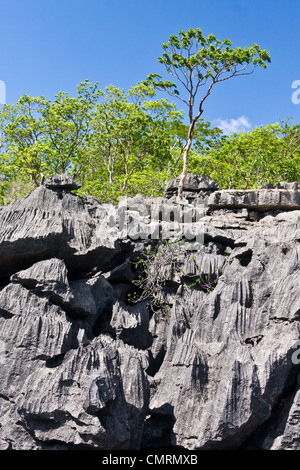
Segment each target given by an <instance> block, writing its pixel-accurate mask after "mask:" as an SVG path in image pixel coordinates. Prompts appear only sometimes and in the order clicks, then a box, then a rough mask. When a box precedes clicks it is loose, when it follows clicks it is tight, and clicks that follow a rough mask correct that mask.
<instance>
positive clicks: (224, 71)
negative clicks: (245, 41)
mask: <svg viewBox="0 0 300 470" xmlns="http://www.w3.org/2000/svg"><path fill="white" fill-rule="evenodd" d="M231 45H232V42H231V41H229V40H228V39H224V40H223V41H220V40H218V39H216V37H215V36H214V35H213V34H209V35H208V36H207V37H204V36H203V34H202V31H201V30H200V29H199V28H197V29H190V30H189V31H187V32H185V31H180V32H179V34H178V35H172V36H170V38H169V41H168V42H167V43H164V44H162V48H163V50H164V52H163V54H162V56H161V57H159V58H158V61H159V62H160V63H161V64H163V65H164V66H165V68H166V71H167V72H168V73H169V74H171V75H172V76H173V77H174V78H175V79H176V82H177V84H176V83H173V82H171V81H170V80H163V77H162V76H161V75H159V74H150V75H149V76H148V77H147V80H146V81H145V82H146V83H152V84H153V85H154V86H155V87H156V88H157V89H158V90H162V91H165V92H167V93H168V94H169V95H170V96H174V97H176V98H178V99H180V100H181V101H182V102H183V103H185V104H186V105H187V106H188V116H189V129H188V138H187V143H186V146H185V149H184V154H183V171H182V174H181V178H180V182H179V186H178V198H179V199H182V191H183V186H184V182H185V179H186V175H187V170H188V154H189V151H190V148H191V146H192V142H193V135H194V128H195V124H196V122H197V121H198V119H199V118H200V116H201V115H202V113H203V105H204V102H205V100H206V99H207V98H208V96H209V95H210V93H211V90H212V88H213V86H214V85H215V84H216V83H220V82H223V81H225V80H228V79H229V78H232V77H237V76H240V75H249V74H251V73H253V71H254V69H255V68H256V67H258V66H259V67H262V68H266V67H267V62H271V59H270V54H269V52H268V51H266V50H264V49H261V48H260V46H258V45H257V44H253V46H251V47H244V48H241V47H236V48H232V47H231ZM178 85H179V87H181V88H182V87H183V90H185V91H186V96H185V97H183V96H181V95H180V92H179V90H178ZM200 89H201V90H202V94H201V97H200V98H199V101H198V102H197V105H196V97H198V94H199V93H198V92H199V91H200ZM195 108H196V110H195Z"/></svg>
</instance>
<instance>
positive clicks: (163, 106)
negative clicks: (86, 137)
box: [90, 83, 182, 194]
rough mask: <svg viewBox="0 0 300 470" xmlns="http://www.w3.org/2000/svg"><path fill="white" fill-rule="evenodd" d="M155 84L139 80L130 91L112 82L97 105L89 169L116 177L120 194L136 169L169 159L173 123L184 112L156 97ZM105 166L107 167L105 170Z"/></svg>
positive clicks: (112, 180)
mask: <svg viewBox="0 0 300 470" xmlns="http://www.w3.org/2000/svg"><path fill="white" fill-rule="evenodd" d="M155 94H156V92H155V89H154V88H153V87H152V86H149V85H145V84H141V83H138V84H137V85H135V86H133V87H131V88H130V89H129V90H128V92H127V93H125V92H124V90H122V89H120V88H117V87H115V86H113V85H110V86H109V87H107V88H106V89H105V91H104V97H103V100H102V101H101V102H100V103H99V104H98V105H97V107H96V112H95V116H94V119H93V121H92V127H93V145H92V147H93V151H92V153H91V164H90V168H91V170H90V171H93V172H94V175H95V174H96V173H97V170H98V174H99V170H100V173H101V176H102V178H103V177H105V174H106V181H107V182H108V183H109V185H113V184H114V183H115V182H116V181H117V183H118V184H119V190H120V193H121V194H126V192H127V189H128V184H129V182H130V181H131V180H132V179H133V178H134V176H135V174H136V173H137V172H141V171H143V170H145V169H147V167H151V168H155V169H156V170H158V169H162V168H163V167H164V166H166V165H167V163H168V161H169V160H170V152H171V146H172V140H173V137H172V134H171V133H170V131H169V125H170V123H173V122H174V121H177V120H180V119H181V118H182V113H180V112H179V111H177V110H176V106H175V104H174V103H169V102H168V101H167V100H166V99H160V100H157V99H154V97H155ZM103 170H104V171H103Z"/></svg>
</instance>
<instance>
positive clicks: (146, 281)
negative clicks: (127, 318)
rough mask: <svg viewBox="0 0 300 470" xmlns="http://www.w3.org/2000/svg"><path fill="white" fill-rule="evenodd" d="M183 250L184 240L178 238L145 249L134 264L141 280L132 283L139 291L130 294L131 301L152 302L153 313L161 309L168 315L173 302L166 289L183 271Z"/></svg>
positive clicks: (159, 242) (160, 241) (161, 241)
mask: <svg viewBox="0 0 300 470" xmlns="http://www.w3.org/2000/svg"><path fill="white" fill-rule="evenodd" d="M182 248H183V245H182V240H181V241H179V240H177V239H176V240H159V241H158V242H156V243H153V244H151V245H148V246H147V247H145V248H144V250H143V251H142V253H141V256H140V257H138V258H137V260H136V261H135V262H134V263H133V264H134V267H135V270H136V273H137V279H135V280H133V281H132V283H133V285H134V286H135V287H136V290H134V292H133V293H131V294H129V295H128V300H129V301H130V302H132V303H137V302H141V301H143V300H149V301H150V308H151V310H152V311H156V310H160V311H161V312H162V313H163V314H164V315H166V314H167V312H168V310H169V303H168V299H167V292H166V289H165V287H166V284H167V282H168V281H170V280H172V277H173V274H174V273H176V272H179V271H180V265H181V262H180V260H179V257H180V255H182V254H183V253H184V251H183V249H182Z"/></svg>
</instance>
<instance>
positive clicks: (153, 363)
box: [146, 347, 166, 377]
mask: <svg viewBox="0 0 300 470" xmlns="http://www.w3.org/2000/svg"><path fill="white" fill-rule="evenodd" d="M165 355H166V350H165V348H164V347H162V348H161V349H160V351H159V353H158V354H157V355H156V356H155V357H153V354H152V351H151V350H149V366H148V368H147V370H146V372H147V374H148V375H150V376H151V377H154V376H155V374H157V372H158V371H159V369H160V367H161V365H162V363H163V361H164V357H165Z"/></svg>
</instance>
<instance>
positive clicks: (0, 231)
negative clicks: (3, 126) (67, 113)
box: [0, 176, 300, 450]
mask: <svg viewBox="0 0 300 470" xmlns="http://www.w3.org/2000/svg"><path fill="white" fill-rule="evenodd" d="M196 186H197V187H196ZM77 187H78V186H77V185H76V184H75V183H74V182H72V180H70V179H69V178H68V177H66V176H59V177H54V178H52V179H51V180H47V181H46V182H45V184H44V185H43V186H41V187H39V188H37V189H36V190H34V191H33V192H31V193H30V194H29V195H28V196H26V197H24V198H22V199H19V200H17V201H15V202H13V203H12V204H10V205H8V206H5V207H2V208H1V209H0V282H1V288H0V346H1V347H0V371H1V373H0V448H1V449H16V450H18V449H43V450H46V449H67V450H68V449H140V448H153V447H162V446H163V447H180V448H183V449H298V450H300V428H299V419H300V392H299V390H300V379H299V378H300V353H299V354H298V352H299V349H300V346H299V344H300V343H299V344H298V342H299V339H300V327H299V325H300V323H299V320H300V283H299V274H300V196H299V195H300V190H298V186H297V185H296V186H295V185H294V186H293V187H283V188H275V189H274V188H271V189H260V190H257V191H244V192H243V191H238V192H237V191H236V192H235V191H220V190H219V188H218V187H217V186H216V185H214V184H213V182H212V181H211V180H209V179H207V178H202V179H201V178H196V177H195V178H192V177H191V178H190V179H189V186H188V187H187V188H186V190H187V193H186V194H187V195H188V198H187V200H185V201H184V202H183V203H182V204H184V205H185V207H188V208H189V209H190V210H191V211H193V210H194V208H195V207H196V205H197V201H198V203H199V201H200V202H201V203H205V211H204V217H203V219H202V222H203V227H204V243H203V244H202V245H201V246H200V247H199V246H198V247H197V249H196V250H194V251H191V250H190V247H189V244H188V243H187V244H186V245H185V244H183V249H182V251H181V253H180V255H178V259H177V269H176V270H174V269H172V267H171V266H169V267H168V266H164V267H163V268H162V269H164V270H165V279H166V281H165V283H164V285H163V289H165V293H166V298H167V301H168V310H167V313H166V312H165V310H164V311H162V310H160V309H159V308H158V307H156V308H155V309H153V308H151V305H150V301H149V300H147V299H146V300H143V301H140V302H137V303H133V302H130V301H129V300H128V294H130V293H132V291H133V286H134V284H133V282H132V281H133V280H135V279H136V277H137V270H136V263H137V259H138V257H140V256H142V252H143V250H144V249H145V247H146V246H147V245H148V244H149V243H150V241H149V238H145V237H140V238H139V237H135V236H131V237H130V236H127V237H124V233H122V231H121V232H120V231H118V230H114V226H113V223H112V221H114V222H116V221H117V223H118V224H119V225H118V226H119V227H120V225H122V220H121V219H122V214H123V216H124V217H127V218H128V220H130V221H131V223H132V224H133V227H134V229H135V230H136V232H138V230H139V227H140V225H141V224H142V223H147V221H148V222H149V213H148V212H147V211H148V210H150V206H151V204H152V203H153V202H155V201H154V200H152V199H143V198H141V197H140V196H137V197H136V198H133V199H132V200H130V207H129V208H128V207H127V208H126V207H125V209H124V207H123V209H124V210H123V212H122V211H121V212H120V213H119V215H118V217H117V219H114V216H113V215H111V213H110V212H109V208H108V207H107V205H105V204H101V203H100V202H99V201H98V200H97V199H95V198H92V197H89V198H86V199H83V198H81V197H79V196H77V195H76V194H73V193H72V192H71V191H72V190H75V189H77ZM175 190H176V181H175V183H174V182H173V183H172V184H169V186H168V188H167V193H166V197H165V198H160V200H159V201H158V202H159V204H164V205H165V206H168V207H169V208H170V209H172V207H174V194H175V193H174V191H175ZM156 202H157V201H156ZM141 203H143V204H144V207H145V208H146V209H145V211H146V212H144V213H143V214H141V211H138V210H136V209H135V204H136V205H137V206H138V204H141ZM109 214H110V215H109ZM145 221H146V222H145ZM157 223H158V224H159V225H162V224H163V223H162V222H161V221H158V222H157ZM120 234H121V235H120ZM199 266H201V272H202V274H203V279H204V278H205V276H206V279H207V276H208V277H209V278H210V276H212V274H214V276H215V277H214V282H213V283H212V284H211V286H210V288H207V286H205V285H204V284H203V283H202V284H201V282H200V283H195V282H192V281H193V280H194V279H195V277H196V272H197V269H198V268H199ZM297 347H298V349H297Z"/></svg>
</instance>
